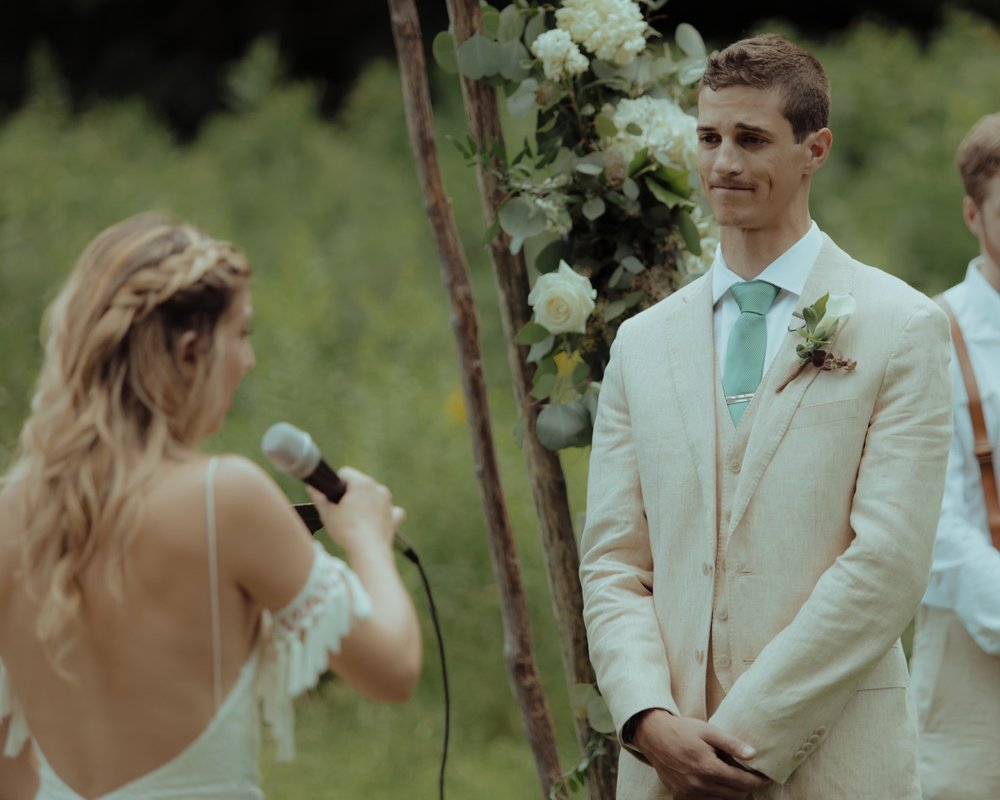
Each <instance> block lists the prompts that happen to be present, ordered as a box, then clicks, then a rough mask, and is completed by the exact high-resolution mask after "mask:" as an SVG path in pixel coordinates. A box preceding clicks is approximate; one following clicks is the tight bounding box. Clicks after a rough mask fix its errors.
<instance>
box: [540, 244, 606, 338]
mask: <svg viewBox="0 0 1000 800" xmlns="http://www.w3.org/2000/svg"><path fill="white" fill-rule="evenodd" d="M596 297H597V290H596V289H594V287H593V286H591V284H590V280H589V279H588V278H586V277H585V276H583V275H581V274H580V273H578V272H577V271H576V270H574V269H573V268H572V267H571V266H570V265H569V264H567V263H566V262H565V261H560V262H559V269H558V270H557V271H555V272H547V273H545V274H544V275H541V276H539V278H538V280H537V281H535V285H534V287H533V288H532V290H531V292H530V294H528V305H530V306H531V308H532V310H533V311H534V312H535V322H537V323H538V324H539V325H541V326H542V327H543V328H545V329H546V330H547V331H548V332H549V333H553V334H557V333H585V332H586V330H587V318H588V317H589V316H590V312H592V311H593V310H594V300H595V298H596Z"/></svg>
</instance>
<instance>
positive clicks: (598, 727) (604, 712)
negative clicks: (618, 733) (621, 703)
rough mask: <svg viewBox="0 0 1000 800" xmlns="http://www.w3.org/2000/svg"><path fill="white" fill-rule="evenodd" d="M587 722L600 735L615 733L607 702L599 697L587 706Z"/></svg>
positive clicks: (592, 699)
mask: <svg viewBox="0 0 1000 800" xmlns="http://www.w3.org/2000/svg"><path fill="white" fill-rule="evenodd" d="M587 722H588V723H590V727H591V728H593V729H594V730H595V731H597V732H598V733H614V732H615V723H614V720H613V719H612V718H611V711H610V710H608V703H607V701H606V700H605V699H604V698H603V697H601V696H600V695H598V696H597V697H594V698H591V700H590V702H589V703H588V704H587Z"/></svg>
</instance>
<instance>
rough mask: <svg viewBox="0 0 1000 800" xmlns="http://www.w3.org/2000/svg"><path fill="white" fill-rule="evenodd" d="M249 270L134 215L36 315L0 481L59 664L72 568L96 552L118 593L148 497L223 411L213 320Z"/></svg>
mask: <svg viewBox="0 0 1000 800" xmlns="http://www.w3.org/2000/svg"><path fill="white" fill-rule="evenodd" d="M250 273H251V269H250V265H249V264H248V263H247V261H246V259H245V258H244V257H243V256H242V255H241V254H240V253H238V252H237V251H236V250H235V249H234V248H233V247H232V245H230V244H228V243H226V242H221V241H217V240H215V239H212V238H210V237H208V236H206V235H205V234H203V233H201V232H200V231H198V230H196V229H194V228H192V227H190V226H188V225H185V224H178V223H174V222H172V221H170V220H169V219H167V218H166V217H163V216H161V215H158V214H151V213H147V214H140V215H137V216H134V217H130V218H128V219H126V220H124V221H122V222H119V223H118V224H116V225H113V226H111V227H110V228H108V229H106V230H105V231H103V232H102V233H100V234H99V235H98V236H97V237H96V238H95V239H94V240H93V241H92V242H91V243H90V244H89V245H88V246H87V248H86V250H84V252H83V255H82V256H81V257H80V260H79V261H78V262H77V264H76V266H75V268H74V270H73V272H72V273H71V275H70V277H69V279H68V281H67V283H66V285H65V286H64V288H63V289H62V291H61V292H60V293H59V295H58V297H57V298H56V299H55V301H54V302H53V303H52V305H51V306H50V307H49V309H48V311H47V312H46V318H45V322H44V323H43V335H44V338H45V340H46V344H45V357H44V362H43V365H42V369H41V372H40V374H39V378H38V385H37V388H36V392H35V395H34V397H33V400H32V404H31V415H30V417H29V418H28V420H27V422H26V423H25V425H24V428H23V429H22V432H21V437H20V441H19V451H18V455H17V458H16V460H15V461H14V463H13V465H12V466H11V469H10V471H9V472H8V474H7V476H6V478H5V479H4V483H6V484H7V485H8V487H10V488H14V486H15V485H16V489H15V491H16V492H17V493H18V495H19V496H20V497H21V498H23V500H24V508H25V516H24V518H25V520H26V525H25V527H24V528H23V530H22V531H21V532H20V535H21V537H23V538H22V548H21V553H22V569H23V576H24V579H25V585H26V587H28V588H29V591H31V592H32V594H33V595H35V596H36V600H37V601H38V603H39V613H38V617H37V620H36V634H37V636H38V639H39V641H40V642H41V643H42V644H43V646H44V647H45V648H46V650H47V652H48V653H49V654H50V657H51V658H52V660H53V663H54V664H55V665H56V666H57V668H58V667H59V663H60V661H61V660H62V659H63V657H64V656H65V654H66V652H67V651H68V650H69V648H70V646H71V645H72V643H73V641H74V640H75V638H76V632H77V631H76V629H75V625H74V623H76V622H78V621H79V619H80V617H81V611H82V608H83V603H84V598H83V592H82V587H81V580H80V576H81V574H82V573H83V570H84V569H85V568H86V566H87V565H88V563H90V561H91V560H92V559H93V557H94V555H95V553H97V552H98V551H99V550H100V552H101V553H102V554H105V555H107V556H108V563H107V569H108V576H107V578H108V584H109V586H110V588H111V591H112V592H114V594H115V596H116V597H118V598H119V599H120V598H121V597H122V591H123V583H124V576H125V554H126V551H127V549H128V546H129V544H130V542H131V541H132V539H133V537H134V536H135V534H136V532H137V531H138V530H139V528H140V526H141V524H142V517H143V497H144V494H145V490H146V489H147V488H148V486H149V484H150V482H151V481H152V479H153V477H154V475H156V473H157V470H158V468H159V467H160V466H161V465H162V464H163V462H164V460H167V459H174V458H184V457H185V456H187V455H189V454H190V453H191V452H192V448H193V446H194V445H195V443H196V442H198V441H199V440H200V439H201V438H202V437H204V436H205V435H206V434H207V433H208V432H210V430H211V427H212V425H213V423H214V421H215V420H217V419H218V415H219V413H221V408H222V402H223V400H222V399H221V388H220V386H219V381H218V380H216V375H217V373H216V365H217V361H218V357H219V353H218V348H217V347H216V346H215V330H216V325H217V324H218V322H219V320H220V318H221V317H222V316H223V314H225V312H226V311H227V310H228V309H229V307H230V306H231V304H232V302H233V298H234V297H235V295H236V294H237V292H238V291H239V290H240V289H241V288H243V287H245V286H246V285H247V284H248V282H249V279H250ZM188 331H194V332H195V334H196V337H195V342H194V346H193V347H192V348H185V358H184V359H182V358H181V356H180V354H179V352H178V347H176V345H177V342H178V339H179V338H180V337H181V336H182V335H183V334H184V333H186V332H188ZM192 353H193V356H192ZM182 361H183V362H184V363H182Z"/></svg>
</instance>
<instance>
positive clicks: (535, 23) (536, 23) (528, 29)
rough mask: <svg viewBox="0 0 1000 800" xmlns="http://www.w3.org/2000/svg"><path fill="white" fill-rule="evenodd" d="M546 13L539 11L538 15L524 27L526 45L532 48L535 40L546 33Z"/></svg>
mask: <svg viewBox="0 0 1000 800" xmlns="http://www.w3.org/2000/svg"><path fill="white" fill-rule="evenodd" d="M545 30H546V27H545V12H544V11H542V10H541V9H539V11H538V13H537V14H535V15H534V16H533V17H531V18H530V19H529V20H528V22H527V23H526V24H525V26H524V43H525V44H526V45H527V46H528V47H531V45H532V44H533V43H534V41H535V39H537V38H538V37H539V36H541V35H542V34H543V33H545Z"/></svg>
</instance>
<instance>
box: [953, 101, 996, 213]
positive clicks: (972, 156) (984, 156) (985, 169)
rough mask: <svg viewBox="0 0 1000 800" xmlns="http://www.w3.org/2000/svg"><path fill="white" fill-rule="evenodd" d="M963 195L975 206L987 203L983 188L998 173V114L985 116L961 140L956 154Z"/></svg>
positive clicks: (984, 188)
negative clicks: (963, 190) (963, 189)
mask: <svg viewBox="0 0 1000 800" xmlns="http://www.w3.org/2000/svg"><path fill="white" fill-rule="evenodd" d="M955 165H956V166H957V167H958V171H959V173H960V174H961V176H962V185H963V186H964V187H965V193H966V194H967V195H968V196H969V197H971V198H972V202H973V203H975V204H976V205H977V206H982V204H983V200H985V199H986V184H987V183H989V182H990V180H991V179H992V178H993V176H994V175H996V174H997V172H1000V111H998V112H996V113H995V114H987V115H986V116H985V117H983V118H982V119H980V120H979V122H977V123H976V124H975V125H973V126H972V128H971V129H970V130H969V132H968V133H967V134H965V138H964V139H962V143H961V144H960V145H959V146H958V152H957V153H956V154H955Z"/></svg>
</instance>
